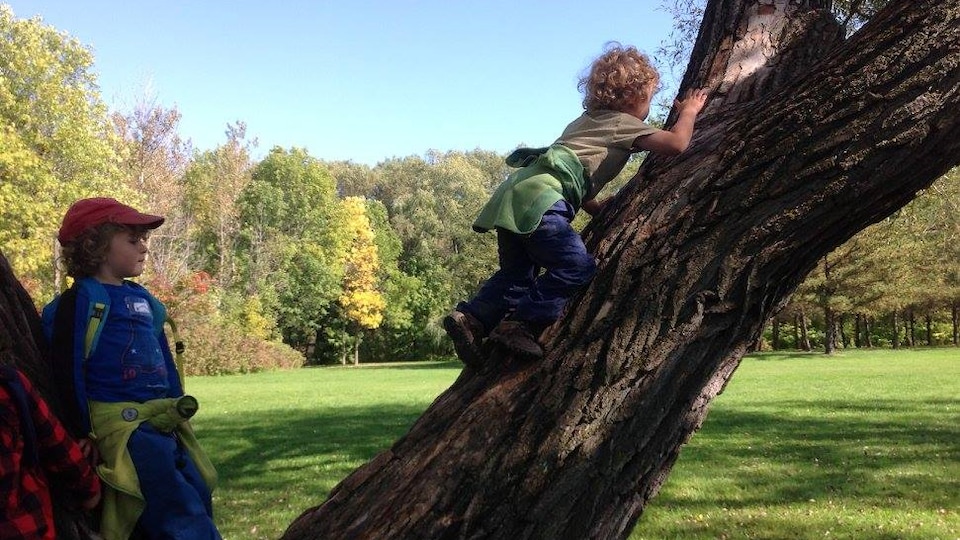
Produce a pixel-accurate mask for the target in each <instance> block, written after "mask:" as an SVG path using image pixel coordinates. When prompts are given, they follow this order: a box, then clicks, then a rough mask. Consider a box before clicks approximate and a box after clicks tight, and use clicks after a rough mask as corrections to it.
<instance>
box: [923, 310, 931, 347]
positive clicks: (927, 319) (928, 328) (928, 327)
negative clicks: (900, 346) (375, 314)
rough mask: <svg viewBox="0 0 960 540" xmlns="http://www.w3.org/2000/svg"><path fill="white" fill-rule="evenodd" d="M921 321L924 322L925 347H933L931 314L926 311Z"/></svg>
mask: <svg viewBox="0 0 960 540" xmlns="http://www.w3.org/2000/svg"><path fill="white" fill-rule="evenodd" d="M923 321H924V323H925V324H926V333H927V347H933V315H930V314H929V313H927V314H926V315H924V317H923Z"/></svg>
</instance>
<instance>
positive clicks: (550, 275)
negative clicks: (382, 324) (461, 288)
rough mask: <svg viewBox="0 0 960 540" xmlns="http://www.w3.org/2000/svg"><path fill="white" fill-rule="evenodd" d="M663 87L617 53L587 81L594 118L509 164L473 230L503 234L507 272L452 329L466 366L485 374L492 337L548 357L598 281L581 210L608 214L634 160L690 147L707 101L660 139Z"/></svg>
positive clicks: (695, 94) (641, 63) (529, 354)
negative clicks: (554, 332) (570, 311)
mask: <svg viewBox="0 0 960 540" xmlns="http://www.w3.org/2000/svg"><path fill="white" fill-rule="evenodd" d="M659 81H660V76H659V74H658V73H657V71H656V69H655V68H654V67H653V66H652V65H651V64H650V62H649V60H648V59H647V57H646V56H645V55H644V54H642V53H640V52H639V51H638V50H637V49H636V48H634V47H624V46H621V45H619V44H613V45H612V46H611V47H609V48H608V49H607V50H606V52H604V53H603V54H602V55H601V56H600V57H599V58H597V59H596V60H595V61H594V62H593V64H592V65H591V67H590V70H589V72H588V74H587V75H586V76H585V77H583V78H582V79H581V80H580V85H579V86H580V88H581V90H582V91H583V92H584V99H583V106H584V109H585V112H584V113H583V114H582V115H581V116H580V117H579V118H577V119H576V120H574V121H573V122H571V123H570V124H569V125H568V126H567V128H566V129H565V130H564V131H563V134H561V135H560V138H559V139H557V141H556V142H555V143H554V144H553V145H552V146H550V147H548V148H542V149H528V148H521V149H519V150H517V151H515V152H514V153H512V154H511V155H510V156H508V157H507V164H509V165H511V166H514V167H521V168H520V169H519V170H517V171H516V172H514V173H513V174H512V175H510V177H508V178H507V180H506V181H504V182H503V183H502V184H501V185H500V186H499V187H498V188H497V190H496V192H494V194H493V196H492V197H491V198H490V200H489V201H488V202H487V204H486V205H485V206H484V207H483V209H482V210H481V212H480V216H479V217H478V218H477V219H476V221H475V222H474V224H473V228H474V230H476V231H478V232H486V231H489V230H496V231H497V253H498V257H499V263H500V269H499V270H498V271H497V272H496V273H494V274H493V275H492V276H491V277H490V278H489V279H488V280H487V281H486V282H485V283H484V285H483V286H482V287H481V288H480V291H479V292H478V293H477V294H476V296H474V297H473V298H472V299H471V300H469V301H466V302H460V303H459V304H458V305H457V307H456V309H455V310H454V311H453V312H451V313H450V314H449V315H447V316H446V317H445V318H444V320H443V326H444V329H445V330H446V332H447V334H448V335H449V336H450V338H451V339H452V341H453V344H454V348H455V349H456V351H457V355H458V356H459V357H460V359H461V360H462V361H463V362H464V363H465V364H466V365H468V366H470V367H473V368H476V369H482V368H483V367H484V365H483V364H484V357H483V354H482V352H481V350H480V342H481V341H482V340H483V339H484V338H485V337H486V336H487V335H488V334H489V337H490V339H491V341H493V342H495V343H496V344H498V345H499V346H502V347H504V348H506V349H507V350H509V351H510V352H512V353H514V354H517V355H519V356H521V357H525V358H528V359H537V358H540V357H542V356H543V348H542V347H541V345H540V343H539V341H538V339H539V336H540V334H541V332H542V331H543V330H544V329H546V328H547V327H548V326H550V325H551V324H552V323H553V322H554V321H556V320H557V318H559V317H560V314H561V312H562V310H563V307H564V305H565V304H566V302H567V299H568V298H570V296H571V295H573V294H574V293H575V292H576V291H577V289H579V288H580V287H581V286H583V285H585V284H586V283H588V282H589V281H590V279H592V278H593V275H594V273H595V271H596V263H595V261H594V258H593V256H591V255H590V254H589V253H588V252H587V250H586V247H585V246H584V244H583V241H582V240H581V238H580V235H579V233H577V231H575V230H574V229H573V227H572V226H571V221H572V220H573V218H574V215H575V214H576V212H577V210H578V209H579V208H581V207H582V208H583V209H584V210H585V211H586V212H587V213H589V214H591V215H595V214H596V213H598V212H599V211H600V210H601V209H602V208H603V205H604V204H605V203H606V201H597V200H596V199H595V197H596V196H597V194H598V193H599V192H600V190H601V188H603V186H604V185H605V184H606V183H607V182H609V181H610V180H612V179H613V178H614V177H616V176H617V174H619V173H620V171H621V170H622V169H623V167H624V166H625V165H626V163H627V160H628V159H629V158H630V155H631V154H633V153H635V152H640V151H644V150H648V151H651V152H656V153H660V154H665V155H675V154H679V153H680V152H682V151H684V150H685V149H686V148H687V146H688V145H689V144H690V139H691V137H692V136H693V126H694V121H695V119H696V116H697V114H698V113H699V112H700V110H701V109H702V108H703V105H704V104H705V103H706V98H707V95H706V92H705V91H703V90H695V91H692V92H689V93H688V94H687V95H686V96H685V97H684V99H682V100H678V101H676V102H675V107H676V108H677V112H678V118H677V121H676V123H675V124H674V125H673V126H672V127H671V128H670V129H668V130H660V129H657V128H655V127H652V126H650V125H648V124H646V123H645V122H644V120H646V118H647V114H648V113H649V112H650V102H651V99H652V98H653V95H654V93H655V92H656V88H657V85H658V84H659ZM541 270H542V273H541Z"/></svg>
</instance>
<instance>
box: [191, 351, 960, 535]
mask: <svg viewBox="0 0 960 540" xmlns="http://www.w3.org/2000/svg"><path fill="white" fill-rule="evenodd" d="M459 370H460V366H459V364H457V363H454V362H446V363H423V364H413V365H410V364H408V365H401V366H392V367H361V368H359V369H357V368H349V367H348V368H341V367H336V368H308V369H302V370H298V371H293V372H282V373H261V374H255V375H242V376H228V377H196V378H190V379H189V380H188V381H187V390H188V392H189V393H191V394H194V395H196V396H197V397H198V398H199V399H200V402H201V409H200V413H199V414H198V415H197V417H196V418H195V419H194V427H195V428H196V430H197V432H198V436H199V437H200V440H201V442H202V443H203V444H204V446H205V447H206V448H207V450H208V451H209V453H210V455H211V457H212V459H213V461H214V462H215V463H216V464H217V467H218V469H219V472H220V478H221V480H220V486H219V487H218V489H217V492H216V494H215V496H214V505H215V510H216V512H217V521H218V523H219V525H220V527H221V531H222V532H223V534H224V537H225V538H226V539H227V540H235V539H254V538H257V539H259V538H267V539H274V538H277V537H279V536H280V534H281V533H282V532H283V530H284V529H285V527H286V525H287V524H289V523H290V521H292V520H293V519H294V518H295V517H296V516H297V515H299V514H300V512H302V511H303V510H304V509H305V508H307V507H309V506H313V505H316V504H319V503H320V502H322V501H323V500H324V498H325V497H326V495H327V493H328V492H329V490H330V489H331V488H332V487H333V486H334V485H336V483H337V482H339V481H340V480H341V479H342V478H343V477H344V476H346V475H347V474H349V473H350V471H352V470H353V469H354V468H356V467H357V466H359V465H361V464H362V463H364V462H365V461H366V460H368V459H370V458H372V457H373V456H374V455H376V453H378V452H379V451H381V450H383V449H386V448H388V447H389V446H390V445H391V444H392V443H393V441H394V440H396V439H397V438H398V437H400V436H401V435H403V434H404V433H405V432H406V430H407V429H408V428H409V426H410V425H411V424H412V423H413V422H414V420H415V419H416V418H417V417H418V416H419V414H420V413H421V412H422V411H423V410H424V409H425V408H426V407H427V406H429V404H430V403H431V402H432V401H433V399H434V398H435V397H436V396H437V395H438V394H439V393H440V392H442V391H443V390H444V389H446V388H447V387H448V386H449V385H450V384H451V383H452V382H453V380H454V379H455V378H456V376H457V374H458V373H459ZM631 538H632V539H634V540H640V539H657V540H660V539H668V538H678V539H700V538H702V539H707V538H709V539H716V538H729V539H734V538H760V539H776V538H783V539H788V538H789V539H794V538H799V539H804V538H810V539H812V538H848V539H917V540H920V539H923V540H928V539H935V538H940V539H950V540H955V539H957V538H960V351H958V350H957V349H932V350H916V351H889V350H878V351H852V352H846V353H842V354H839V355H836V356H834V357H829V358H828V357H825V356H823V355H822V354H815V353H814V354H773V353H770V354H759V355H753V356H750V357H748V358H746V359H745V360H744V361H743V364H742V365H741V367H740V368H739V369H738V370H737V373H736V374H735V375H734V377H733V380H732V381H731V382H730V384H729V386H728V387H727V389H726V391H725V392H724V393H723V394H722V395H721V396H719V397H718V398H717V399H716V400H715V401H714V404H713V407H712V410H711V412H710V415H709V416H708V418H707V420H706V422H705V423H704V425H703V428H702V429H701V430H700V432H698V433H697V434H696V435H695V436H694V437H693V439H692V440H691V442H690V443H689V444H687V445H686V446H685V447H684V449H683V451H682V452H681V455H680V459H679V461H678V462H677V465H676V466H675V467H674V469H673V472H672V473H671V475H670V478H669V480H668V481H667V483H666V485H665V486H664V488H663V490H662V491H661V493H660V495H659V496H657V498H655V499H654V500H653V502H652V503H651V504H650V505H649V506H648V507H647V509H646V511H645V513H644V515H643V516H642V517H641V519H640V521H639V523H638V524H637V528H636V529H635V530H634V532H633V535H632V536H631Z"/></svg>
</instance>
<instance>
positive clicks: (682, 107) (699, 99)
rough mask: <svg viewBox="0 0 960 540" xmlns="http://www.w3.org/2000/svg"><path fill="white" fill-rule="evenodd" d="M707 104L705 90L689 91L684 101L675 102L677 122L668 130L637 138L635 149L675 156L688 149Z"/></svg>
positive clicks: (634, 144)
mask: <svg viewBox="0 0 960 540" xmlns="http://www.w3.org/2000/svg"><path fill="white" fill-rule="evenodd" d="M706 102H707V91H706V90H703V89H698V90H687V93H686V94H685V95H684V97H683V99H682V100H681V99H678V100H677V101H675V102H674V106H675V107H676V108H677V121H676V123H674V124H673V126H671V127H670V129H668V130H660V131H657V132H656V133H651V134H650V135H644V136H641V137H637V140H636V142H634V143H633V147H634V148H636V149H637V150H638V151H639V150H649V151H650V152H654V153H657V154H664V155H667V156H675V155H677V154H679V153H680V152H683V151H684V150H686V149H687V146H689V145H690V138H691V137H693V124H694V122H695V121H696V119H697V114H698V113H699V112H700V109H702V108H703V105H704V104H705V103H706Z"/></svg>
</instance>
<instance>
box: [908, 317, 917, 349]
mask: <svg viewBox="0 0 960 540" xmlns="http://www.w3.org/2000/svg"><path fill="white" fill-rule="evenodd" d="M906 335H907V347H916V345H917V318H916V314H915V313H914V312H913V308H910V309H909V310H908V311H907V328H906Z"/></svg>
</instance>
